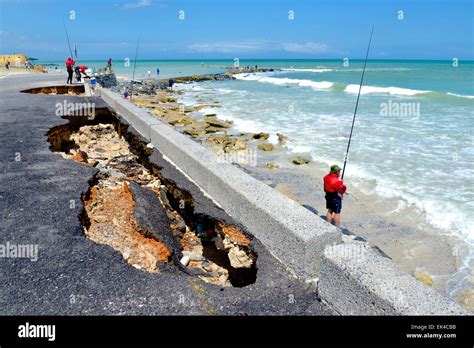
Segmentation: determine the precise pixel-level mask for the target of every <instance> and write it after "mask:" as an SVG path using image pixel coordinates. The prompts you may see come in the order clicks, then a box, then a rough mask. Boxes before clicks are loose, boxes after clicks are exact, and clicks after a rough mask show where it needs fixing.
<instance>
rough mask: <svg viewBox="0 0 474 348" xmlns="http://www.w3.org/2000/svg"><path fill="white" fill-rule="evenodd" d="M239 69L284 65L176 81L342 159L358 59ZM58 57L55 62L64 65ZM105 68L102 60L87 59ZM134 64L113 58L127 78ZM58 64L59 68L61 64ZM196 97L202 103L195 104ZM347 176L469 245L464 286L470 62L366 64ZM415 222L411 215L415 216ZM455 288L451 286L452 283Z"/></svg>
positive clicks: (188, 97) (304, 146)
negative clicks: (216, 77) (231, 76)
mask: <svg viewBox="0 0 474 348" xmlns="http://www.w3.org/2000/svg"><path fill="white" fill-rule="evenodd" d="M239 63H240V66H246V65H251V66H255V65H258V66H259V67H269V68H270V67H271V68H277V69H283V70H282V71H277V72H274V73H258V74H241V75H238V76H237V80H232V81H210V82H203V83H199V84H190V85H186V86H182V87H179V88H182V89H185V90H187V91H189V92H190V93H187V94H185V95H184V96H183V97H182V101H183V102H184V103H185V104H188V105H194V104H198V103H199V101H198V99H199V100H202V99H204V100H209V99H210V100H214V101H218V102H219V104H220V106H221V107H219V108H208V109H205V110H204V111H205V112H209V113H216V114H218V115H219V116H220V117H222V118H228V119H232V120H234V125H235V126H236V128H237V129H238V130H240V131H254V132H257V131H265V132H269V133H270V134H272V136H271V138H270V140H271V141H274V142H276V139H277V138H276V135H275V134H276V133H277V132H281V133H283V134H285V135H286V136H287V137H288V139H289V140H288V149H289V151H291V152H294V153H299V154H306V155H308V156H311V157H312V158H313V160H314V161H315V162H316V163H319V164H320V166H321V167H322V168H327V166H328V165H330V164H333V163H338V164H340V165H342V163H343V159H344V153H345V148H346V146H347V140H348V135H349V131H350V126H351V121H352V116H353V112H354V106H355V101H356V98H357V92H358V87H359V86H358V85H359V81H360V76H361V72H362V66H363V62H362V61H349V62H348V63H349V64H348V65H344V64H343V63H344V62H343V61H342V60H255V61H250V60H242V61H240V62H239ZM61 64H62V63H61ZM85 64H86V65H88V66H90V67H96V68H98V67H102V66H104V65H105V61H103V62H85ZM233 64H234V60H232V59H229V60H205V61H200V60H195V61H138V62H137V67H136V72H135V77H136V78H144V77H146V76H147V71H150V72H151V76H152V77H155V76H156V67H159V68H160V77H171V76H179V75H191V74H201V73H212V72H220V71H223V68H224V67H225V66H232V65H233ZM133 65H134V64H133V62H131V63H130V66H126V65H124V62H115V63H114V69H115V71H116V73H117V75H123V76H128V77H131V76H132V73H133ZM60 68H62V67H60ZM201 103H202V102H201ZM346 178H347V180H348V181H349V182H350V184H351V185H354V186H355V187H357V189H359V190H360V191H361V192H366V193H367V194H377V195H379V196H382V197H386V198H387V199H390V200H392V201H394V200H395V201H396V202H397V208H396V209H395V210H394V211H393V212H392V214H405V215H406V216H407V218H410V217H409V215H408V214H415V213H416V214H418V215H417V216H418V217H420V216H421V217H422V218H423V221H425V223H426V225H423V224H420V225H419V227H420V228H424V226H433V227H435V228H437V229H439V230H441V231H443V233H446V234H449V235H453V236H455V237H456V238H459V239H460V240H462V241H464V242H465V243H467V244H468V245H469V246H470V250H469V251H468V252H467V253H466V255H465V256H464V260H465V263H464V265H463V267H461V269H460V273H459V274H458V275H456V279H457V280H456V282H455V285H454V286H453V288H459V287H464V288H465V287H466V286H467V287H469V286H471V287H472V284H471V285H469V284H467V285H466V282H468V277H469V274H470V273H472V268H473V266H474V265H473V262H474V261H473V260H474V214H473V212H474V62H472V61H470V62H467V61H459V62H458V65H457V66H455V64H454V65H453V62H451V61H369V62H368V65H367V70H366V75H365V80H364V87H363V88H362V95H361V99H360V103H359V110H358V115H357V120H356V124H355V129H354V135H353V139H352V145H351V152H350V154H349V164H348V167H347V171H346ZM415 220H416V221H418V220H417V219H415V218H414V221H415ZM453 291H454V290H453Z"/></svg>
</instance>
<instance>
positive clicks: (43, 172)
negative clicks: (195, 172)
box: [0, 75, 332, 315]
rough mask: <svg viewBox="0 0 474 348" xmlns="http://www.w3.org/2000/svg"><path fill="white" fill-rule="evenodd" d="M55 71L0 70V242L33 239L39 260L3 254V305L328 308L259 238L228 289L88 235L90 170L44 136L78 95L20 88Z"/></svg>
mask: <svg viewBox="0 0 474 348" xmlns="http://www.w3.org/2000/svg"><path fill="white" fill-rule="evenodd" d="M52 80H55V83H54V84H63V83H64V82H65V81H64V80H65V77H64V78H63V77H62V76H61V77H58V76H54V75H26V76H25V75H18V76H10V77H6V78H0V161H1V162H0V163H1V166H0V218H1V220H0V244H6V243H7V242H9V243H10V244H37V245H38V246H39V255H38V260H37V261H36V262H33V261H30V260H29V259H24V258H23V259H22V258H0V279H1V281H2V284H1V286H0V315H58V314H63V315H93V314H94V315H117V314H124V315H125V314H129V315H138V314H141V315H156V314H162V315H166V314H170V315H176V314H193V315H200V314H204V315H206V314H219V315H221V314H223V315H242V314H244V315H245V314H248V315H265V314H269V315H321V314H331V313H332V311H331V310H330V309H329V308H328V307H327V306H325V305H324V304H321V303H320V302H318V301H317V298H316V291H315V287H314V286H309V285H307V284H305V283H304V282H302V281H300V280H296V279H294V278H293V277H292V276H291V275H290V273H288V272H287V271H286V270H285V267H284V266H283V265H282V264H280V263H279V262H278V261H277V260H276V259H275V258H273V257H272V256H271V255H270V254H269V253H268V252H267V251H266V250H265V248H263V246H262V245H261V244H260V243H259V242H258V240H255V241H254V249H255V250H256V251H257V253H258V261H257V266H258V274H257V281H256V283H255V284H252V285H249V286H247V287H244V288H225V289H221V288H220V287H218V286H215V285H211V284H207V283H204V282H202V281H200V280H199V279H197V278H195V277H193V276H190V275H187V274H185V273H183V272H181V271H176V270H174V271H164V272H162V273H159V274H152V273H147V272H144V271H140V270H138V269H135V268H134V267H132V266H131V265H129V264H128V263H127V262H126V261H125V260H123V258H122V256H121V255H120V254H119V253H118V252H116V251H115V250H113V249H112V248H111V247H109V246H107V245H99V244H96V243H95V242H93V241H91V240H88V239H87V238H86V237H85V235H84V233H83V231H82V226H81V223H80V220H79V217H78V216H79V214H80V213H81V211H82V203H81V199H80V197H81V193H83V192H86V191H87V189H88V180H89V179H91V178H92V176H93V174H94V171H95V170H94V169H93V168H91V167H88V166H86V165H83V164H78V163H75V162H72V161H69V160H66V159H63V158H62V157H61V156H59V155H58V154H55V153H53V152H51V151H50V150H49V143H48V140H47V136H46V133H47V132H48V130H49V129H50V128H52V127H54V126H57V125H60V124H65V123H67V121H66V120H64V119H61V118H60V117H58V116H56V115H55V105H56V103H58V102H59V103H63V102H64V100H67V101H68V102H85V98H84V97H78V96H65V95H56V96H54V95H39V94H37V95H33V94H26V93H20V92H19V91H20V90H23V89H26V88H31V87H39V86H42V85H45V84H46V83H48V81H52ZM88 99H89V101H93V102H95V103H96V107H104V106H105V104H104V102H103V101H102V100H101V99H100V98H88ZM18 154H19V156H21V158H20V161H17V160H16V159H19V156H18ZM158 157H159V156H158ZM163 174H164V175H168V176H173V180H175V182H176V183H178V184H179V185H180V187H181V186H183V188H185V189H186V190H187V191H189V192H191V193H192V194H193V199H194V201H195V204H196V205H197V206H196V210H197V211H199V212H203V213H206V214H208V215H210V216H214V217H219V218H222V217H224V218H225V219H227V220H228V219H230V218H229V217H227V216H225V213H224V212H222V211H220V209H218V208H216V207H214V206H213V205H212V204H211V203H210V202H209V200H208V199H207V198H205V197H204V196H202V194H200V192H199V190H198V189H197V188H196V187H194V186H193V185H192V184H190V183H189V182H187V181H186V179H185V178H184V177H182V175H181V176H180V175H179V173H177V172H176V171H174V170H173V168H163ZM71 202H74V204H71ZM156 218H157V219H161V218H162V216H161V217H160V216H157V217H156ZM148 219H152V217H150V216H148ZM145 220H146V219H145ZM149 223H150V224H151V225H153V221H149ZM156 223H158V224H159V223H160V222H159V221H158V222H156Z"/></svg>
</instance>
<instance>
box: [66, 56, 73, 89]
mask: <svg viewBox="0 0 474 348" xmlns="http://www.w3.org/2000/svg"><path fill="white" fill-rule="evenodd" d="M74 64H75V62H74V60H72V58H71V57H68V59H67V60H66V69H67V82H66V84H68V83H70V84H71V85H72V74H73V67H74Z"/></svg>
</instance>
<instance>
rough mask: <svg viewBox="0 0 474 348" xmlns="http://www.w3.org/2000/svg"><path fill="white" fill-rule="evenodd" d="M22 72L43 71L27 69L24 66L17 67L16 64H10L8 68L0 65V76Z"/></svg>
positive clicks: (34, 72)
mask: <svg viewBox="0 0 474 348" xmlns="http://www.w3.org/2000/svg"><path fill="white" fill-rule="evenodd" d="M22 74H43V72H42V71H38V70H34V69H30V70H27V69H25V68H18V67H16V66H10V69H7V68H5V67H4V66H0V77H5V76H8V75H22Z"/></svg>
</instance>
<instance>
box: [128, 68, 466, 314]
mask: <svg viewBox="0 0 474 348" xmlns="http://www.w3.org/2000/svg"><path fill="white" fill-rule="evenodd" d="M226 77H227V78H229V76H226ZM230 78H231V77H230ZM181 79H182V78H181ZM213 79H214V78H209V77H205V78H199V77H197V76H192V77H190V78H187V79H182V82H185V83H186V82H190V81H191V82H194V81H207V80H213ZM176 80H180V78H176ZM186 93H187V92H185V91H182V90H174V91H161V92H159V93H157V95H156V96H150V95H147V96H143V95H140V96H138V97H137V98H135V100H133V102H134V103H135V104H137V105H138V106H141V107H145V108H148V109H151V113H152V114H153V115H154V116H155V117H158V118H160V119H162V120H163V121H165V122H167V123H168V124H170V125H172V126H174V128H176V129H177V130H178V131H180V132H182V133H184V134H186V135H188V136H190V137H191V138H193V139H194V140H195V141H197V142H200V143H202V144H203V145H205V146H206V147H207V148H208V149H209V150H210V151H214V152H217V153H218V154H219V151H220V154H221V155H222V154H226V153H231V154H237V153H239V151H242V150H245V149H251V151H255V152H256V154H257V156H258V161H259V163H258V164H257V165H256V166H248V165H247V166H246V165H241V166H242V167H243V168H244V169H245V170H246V171H247V172H248V173H250V174H251V175H252V176H254V177H255V178H257V179H258V180H260V181H262V182H264V183H265V184H267V185H269V186H270V187H273V188H275V189H276V190H278V191H280V192H281V193H283V194H285V195H287V196H288V197H290V198H292V199H293V200H295V201H296V202H298V203H299V204H301V205H303V206H307V208H308V207H312V208H314V209H315V210H316V211H317V213H318V215H319V216H321V215H324V214H325V207H324V202H325V201H324V193H323V190H322V185H321V183H320V181H321V180H322V179H321V178H322V176H321V174H322V172H321V168H317V165H316V162H314V161H313V162H311V163H310V164H309V165H306V166H296V165H292V164H291V158H290V154H289V151H288V150H287V149H285V146H284V144H282V143H279V144H277V145H276V146H273V144H272V147H273V148H272V149H271V150H262V149H260V148H259V145H262V144H271V143H269V142H268V141H267V140H268V136H264V137H263V138H262V139H260V138H257V139H253V136H255V134H254V133H248V134H245V133H242V132H238V131H236V130H235V129H233V126H232V123H231V122H227V121H226V120H221V119H219V118H218V116H217V115H215V114H209V113H208V114H207V117H206V115H205V113H204V112H202V111H201V110H202V109H204V108H206V107H207V106H211V107H219V105H218V103H214V102H212V100H211V99H212V96H210V97H209V98H207V99H208V100H204V99H202V100H200V101H199V105H195V106H193V107H186V106H183V104H181V103H180V102H179V99H180V95H182V94H186ZM175 97H176V98H175ZM163 110H165V111H164V112H163ZM208 121H211V124H209V123H207V122H208ZM206 128H207V130H206ZM203 130H204V131H203ZM262 134H265V133H262ZM208 139H212V140H213V141H206V140H208ZM227 150H229V151H227ZM293 157H295V156H293ZM282 160H283V161H286V162H288V165H289V166H292V167H288V166H284V167H283V168H279V167H278V165H276V166H275V165H273V164H274V162H275V161H277V162H278V161H280V162H281V161H282ZM262 162H264V163H263V165H262ZM269 164H272V165H270V166H269V167H270V168H271V169H270V168H269V167H267V165H269ZM318 170H319V173H317V172H318ZM349 185H350V184H349ZM349 187H350V186H349ZM350 190H351V191H352V192H353V194H352V195H349V196H347V198H346V199H345V204H344V210H343V215H342V217H343V223H342V226H341V227H343V228H347V229H348V230H350V231H351V232H352V233H354V234H355V235H357V236H359V237H362V238H363V239H364V240H366V241H367V242H368V243H369V244H371V245H374V246H377V247H378V248H380V249H381V250H382V251H383V252H384V253H385V254H387V255H388V256H389V257H390V258H392V259H393V261H394V262H396V263H397V264H398V265H400V266H401V267H402V268H403V269H404V270H405V271H407V272H408V273H410V274H412V275H414V276H415V277H416V278H417V279H418V280H420V281H421V282H423V283H424V284H426V285H429V286H431V287H433V288H434V289H436V290H438V291H440V292H442V293H444V294H446V295H450V294H449V293H448V289H447V288H446V285H447V282H448V281H449V280H450V279H451V278H452V277H453V275H454V274H455V273H456V272H457V271H458V270H459V268H460V267H461V264H462V260H460V259H459V258H457V257H456V255H454V254H453V252H452V250H453V248H454V247H455V245H459V240H458V239H457V238H455V237H451V236H447V235H445V234H443V233H439V232H441V231H439V230H436V229H435V228H432V229H431V230H429V231H425V230H419V229H416V228H414V226H410V224H409V223H407V222H406V221H404V220H403V217H401V218H398V219H397V218H393V216H391V215H387V214H386V213H385V215H384V213H380V212H377V211H376V210H377V209H376V207H377V205H378V204H380V203H383V198H382V199H380V197H379V199H380V200H379V201H375V202H372V203H369V204H367V202H368V201H367V200H366V198H367V197H363V195H362V193H361V192H357V190H356V189H355V188H353V187H350ZM371 198H372V199H375V197H371ZM369 202H370V201H369ZM437 232H438V233H437ZM461 244H462V243H461ZM446 245H448V246H449V247H448V248H446ZM455 295H456V296H454V297H452V298H453V299H455V300H456V301H457V302H459V303H461V305H463V306H464V308H466V309H468V310H470V311H474V308H473V306H472V292H471V290H470V289H469V288H467V289H466V288H463V289H461V290H460V291H458V292H457V293H456V294H455ZM462 299H464V302H463V301H462Z"/></svg>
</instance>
